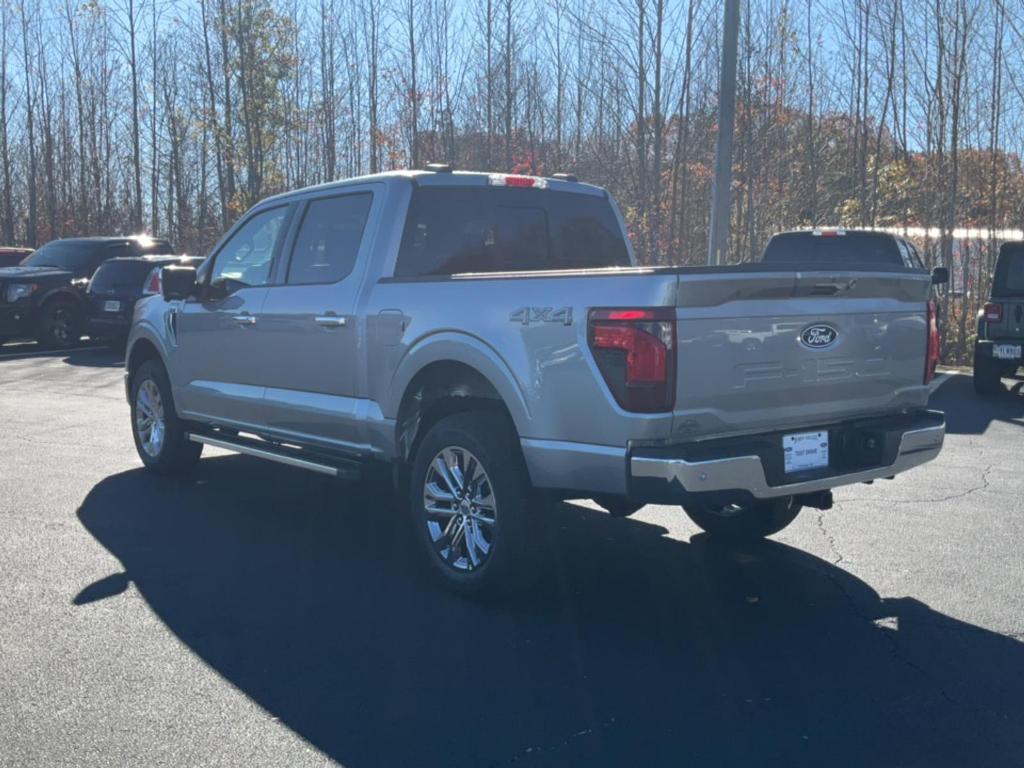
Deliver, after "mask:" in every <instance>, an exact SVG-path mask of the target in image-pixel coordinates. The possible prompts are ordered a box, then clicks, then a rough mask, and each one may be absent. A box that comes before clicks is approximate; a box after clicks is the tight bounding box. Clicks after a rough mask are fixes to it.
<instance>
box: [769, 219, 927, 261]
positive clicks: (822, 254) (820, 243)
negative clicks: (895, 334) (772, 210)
mask: <svg viewBox="0 0 1024 768" xmlns="http://www.w3.org/2000/svg"><path fill="white" fill-rule="evenodd" d="M761 261H762V262H764V263H768V264H797V263H801V262H804V263H813V264H814V265H815V266H818V267H820V266H824V265H827V266H829V267H837V268H843V267H849V268H854V267H856V268H857V269H865V268H870V267H873V266H877V267H879V268H880V269H923V268H924V264H923V262H922V261H921V256H920V254H919V253H918V252H917V248H915V247H914V244H913V243H911V242H910V241H909V240H904V239H903V238H902V237H897V236H896V235H892V234H889V233H888V232H875V231H873V230H863V229H843V228H841V227H838V228H827V229H825V228H823V229H813V230H811V229H808V230H800V231H795V232H780V233H779V234H777V235H773V236H772V238H771V239H770V240H769V241H768V245H767V246H765V249H764V253H763V254H762V255H761Z"/></svg>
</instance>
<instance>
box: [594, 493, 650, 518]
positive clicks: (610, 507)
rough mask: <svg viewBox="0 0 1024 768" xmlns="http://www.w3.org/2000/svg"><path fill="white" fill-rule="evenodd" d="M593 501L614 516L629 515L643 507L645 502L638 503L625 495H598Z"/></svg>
mask: <svg viewBox="0 0 1024 768" xmlns="http://www.w3.org/2000/svg"><path fill="white" fill-rule="evenodd" d="M592 501H594V502H595V503H597V504H598V505H600V506H601V507H602V508H603V509H604V510H605V511H606V512H607V513H608V514H609V515H611V516H612V517H629V516H630V515H632V514H634V513H636V512H638V511H639V510H640V509H641V508H642V507H643V504H636V503H634V502H632V501H630V500H629V499H627V498H626V497H625V496H597V497H596V498H594V499H592Z"/></svg>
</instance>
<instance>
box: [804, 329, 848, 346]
mask: <svg viewBox="0 0 1024 768" xmlns="http://www.w3.org/2000/svg"><path fill="white" fill-rule="evenodd" d="M838 338H839V331H837V330H836V329H835V328H833V327H832V326H831V325H826V324H825V323H815V324H814V325H809V326H807V327H806V328H804V330H803V332H802V333H801V334H800V341H801V343H802V344H803V345H804V346H805V347H810V348H811V349H823V348H825V347H828V346H830V345H832V344H833V343H834V342H835V340H836V339H838Z"/></svg>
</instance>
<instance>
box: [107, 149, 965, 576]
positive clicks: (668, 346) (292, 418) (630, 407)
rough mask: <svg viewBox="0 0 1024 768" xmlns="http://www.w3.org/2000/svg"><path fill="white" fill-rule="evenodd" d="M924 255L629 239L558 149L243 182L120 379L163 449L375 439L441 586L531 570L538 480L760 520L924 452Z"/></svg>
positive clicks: (171, 273)
mask: <svg viewBox="0 0 1024 768" xmlns="http://www.w3.org/2000/svg"><path fill="white" fill-rule="evenodd" d="M931 282H932V277H931V275H929V274H928V273H926V272H925V271H923V270H920V269H910V268H905V267H889V268H884V267H879V268H877V269H874V268H872V270H864V269H838V268H836V266H835V265H829V266H828V267H827V268H824V269H823V268H821V267H820V266H819V267H818V268H817V269H816V268H815V266H814V265H813V264H811V265H806V268H804V267H802V266H801V265H795V264H791V263H787V264H782V265H771V264H749V265H740V266H731V267H716V268H710V267H691V268H654V267H643V266H637V265H636V263H635V258H634V255H633V252H632V250H631V247H630V245H629V241H628V239H627V237H626V236H625V232H624V228H623V223H622V219H621V216H620V214H619V212H618V209H617V208H616V206H615V203H614V202H613V200H612V199H611V198H610V197H609V195H608V194H607V193H606V192H605V191H604V190H602V189H600V188H597V187H593V186H589V185H587V184H582V183H578V182H576V181H575V179H573V178H572V177H568V178H566V177H563V178H557V177H556V178H539V177H532V176H510V175H504V174H482V173H455V172H451V171H450V170H447V169H445V168H440V169H438V170H435V171H418V172H396V173H388V174H381V175H375V176H369V177H365V178H357V179H351V180H348V181H342V182H337V183H331V184H326V185H322V186H318V187H313V188H309V189H303V190H299V191H296V192H291V193H288V194H285V195H280V196H277V197H273V198H270V199H268V200H264V201H263V202H261V203H259V204H258V205H256V206H255V207H254V208H252V210H250V211H249V212H248V213H246V214H245V215H244V216H243V217H242V218H241V219H240V220H239V222H238V223H237V224H236V225H235V226H234V227H233V228H232V229H231V230H230V231H229V232H228V233H227V234H226V235H225V236H224V238H223V239H222V240H221V241H220V242H219V243H218V244H217V245H216V246H215V247H214V249H213V251H212V252H211V253H210V255H209V257H208V258H207V259H206V260H205V262H204V263H203V264H202V266H201V267H199V268H198V270H196V269H190V268H185V267H167V268H165V269H164V270H163V272H162V290H161V293H160V294H159V295H156V296H153V297H151V298H148V299H145V300H143V301H141V302H140V303H139V305H138V307H137V309H136V312H135V319H134V324H133V329H132V332H131V336H130V338H129V342H128V354H127V373H126V388H127V394H128V400H129V403H130V405H131V420H132V428H133V434H134V437H135V443H136V446H137V448H138V452H139V456H140V457H141V458H142V461H143V463H144V464H145V465H146V466H147V467H149V468H150V469H152V470H154V471H156V472H180V471H183V470H186V469H188V468H189V467H190V466H192V465H193V464H194V463H195V462H196V461H197V460H198V458H199V455H200V451H201V450H202V447H203V446H204V445H211V446H218V447H221V448H227V449H229V450H233V451H237V452H240V453H245V454H249V455H253V456H258V457H262V458H265V459H269V460H272V461H278V462H283V463H286V464H291V465H293V466H297V467H303V468H305V469H308V470H313V471H317V472H322V473H326V474H330V475H336V476H342V477H350V476H352V475H354V474H356V473H358V472H359V471H360V469H361V468H363V467H365V465H367V464H368V463H369V462H385V463H390V465H391V466H392V467H393V470H394V471H393V476H394V478H395V482H396V483H397V484H398V487H399V489H400V490H401V494H402V497H403V498H407V499H408V502H409V507H410V510H411V511H410V516H411V519H412V520H413V521H414V525H415V527H416V531H417V536H418V537H419V539H420V540H421V541H422V545H423V546H422V548H423V552H424V556H425V558H426V561H427V562H429V563H430V564H431V567H432V568H433V570H434V571H436V573H437V574H439V575H440V576H441V577H442V579H443V580H444V581H446V582H447V583H448V584H449V585H450V586H451V587H453V588H455V589H456V590H459V591H462V592H465V593H477V592H482V591H490V590H494V589H504V588H507V587H509V586H511V585H514V584H516V583H521V581H522V579H524V578H528V577H529V576H530V575H531V574H532V573H533V572H534V571H535V564H533V563H531V555H532V554H533V550H534V549H535V547H533V546H531V542H532V541H533V539H532V528H531V526H532V524H533V523H532V520H531V519H532V518H533V517H534V516H535V515H537V514H541V511H542V510H543V509H544V503H543V501H544V500H546V499H550V498H552V497H554V498H576V497H587V498H593V499H595V500H596V501H597V502H598V503H599V504H601V505H602V506H604V507H605V508H606V509H607V510H608V511H609V512H611V513H612V514H618V515H624V514H630V513H631V512H633V511H635V510H636V509H638V508H639V507H640V506H641V505H643V504H645V503H648V502H657V503H666V504H679V505H681V506H682V507H683V509H684V510H685V511H686V513H687V514H688V515H689V516H690V517H691V518H692V519H693V520H694V521H695V522H696V523H697V524H698V525H699V526H700V527H701V528H703V529H704V530H706V531H708V532H709V533H711V534H713V535H717V536H721V537H738V538H749V537H760V536H766V535H769V534H772V533H774V532H776V531H779V530H780V529H782V528H783V527H784V526H786V525H787V524H788V523H789V522H790V521H792V520H793V518H794V517H795V516H796V515H797V513H798V512H799V510H800V509H801V507H803V506H810V507H817V508H827V507H828V506H829V505H830V504H831V493H830V489H832V488H835V487H836V486H840V485H844V484H849V483H860V482H868V481H872V480H875V479H878V478H891V477H892V476H894V475H896V474H898V473H900V472H903V471H905V470H907V469H910V468H911V467H915V466H917V465H919V464H923V463H924V462H926V461H929V460H930V459H932V458H934V457H935V456H936V455H937V454H938V452H939V450H940V449H941V447H942V442H943V436H944V432H945V423H944V419H943V416H942V414H941V413H937V412H934V411H929V410H927V409H926V405H927V401H928V394H929V390H928V381H927V379H928V378H929V377H930V375H931V372H932V371H933V370H934V359H933V357H934V352H935V351H936V350H937V345H935V344H934V343H932V342H933V340H934V339H933V335H934V317H933V314H932V313H931V312H930V310H929V306H930V305H929V302H928V299H929V295H930V294H929V291H930V286H931Z"/></svg>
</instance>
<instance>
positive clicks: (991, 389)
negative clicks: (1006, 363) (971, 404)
mask: <svg viewBox="0 0 1024 768" xmlns="http://www.w3.org/2000/svg"><path fill="white" fill-rule="evenodd" d="M1001 377H1002V370H1001V368H1000V366H999V364H998V363H996V362H995V361H994V360H991V359H990V358H987V357H978V356H975V358H974V391H975V392H976V393H977V394H979V395H995V394H998V393H999V392H1000V391H1001V390H1002V388H1003V383H1002V381H1001Z"/></svg>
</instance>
